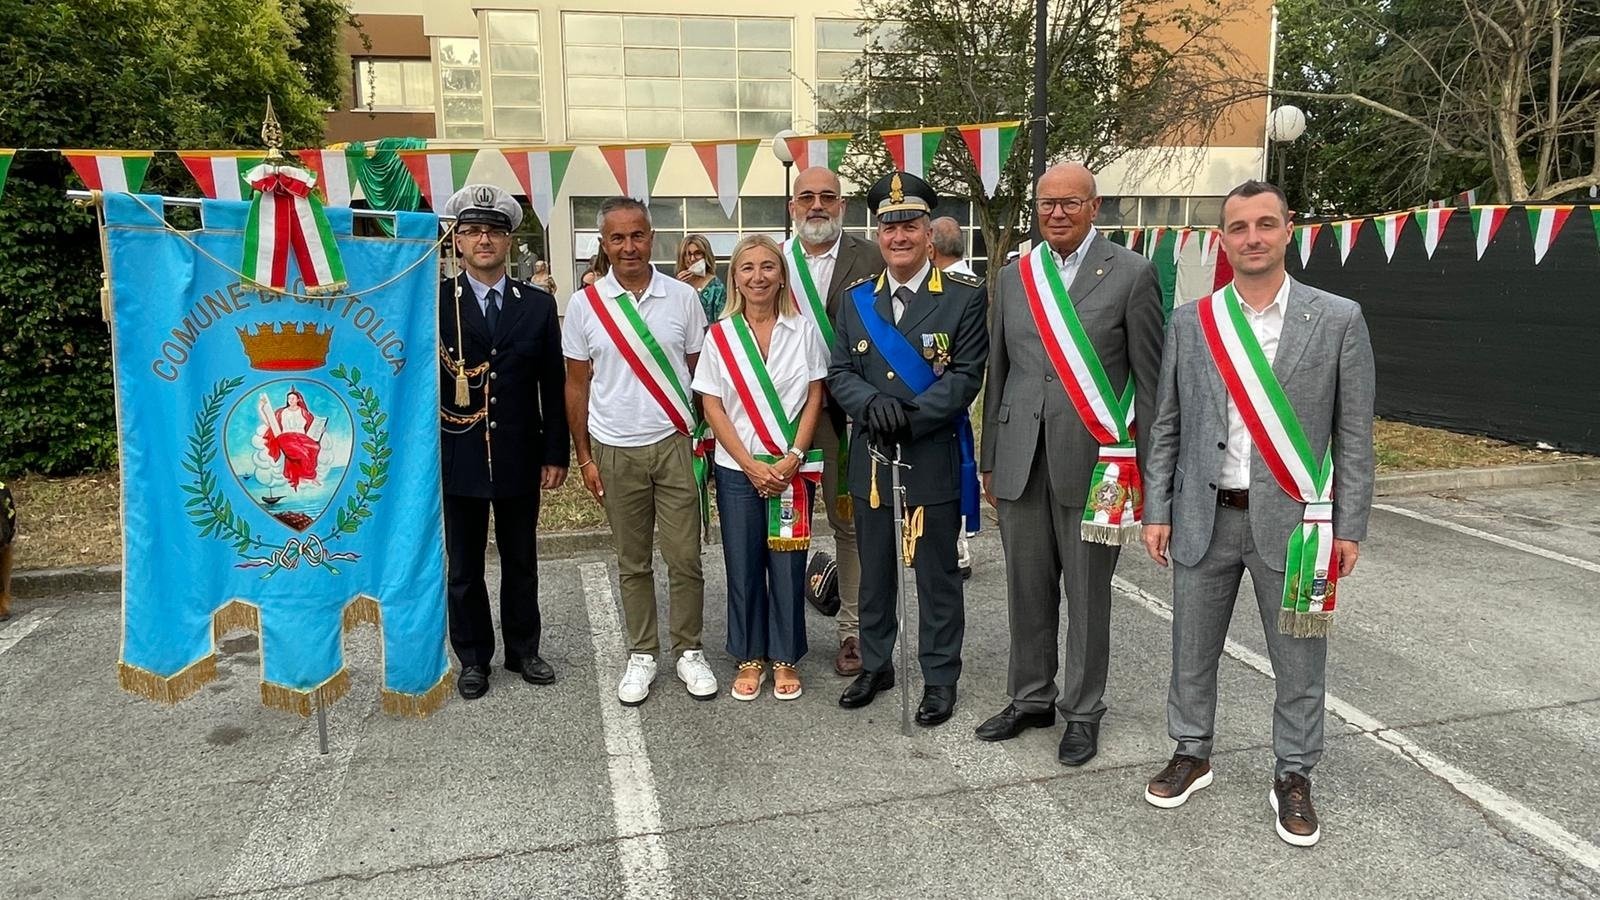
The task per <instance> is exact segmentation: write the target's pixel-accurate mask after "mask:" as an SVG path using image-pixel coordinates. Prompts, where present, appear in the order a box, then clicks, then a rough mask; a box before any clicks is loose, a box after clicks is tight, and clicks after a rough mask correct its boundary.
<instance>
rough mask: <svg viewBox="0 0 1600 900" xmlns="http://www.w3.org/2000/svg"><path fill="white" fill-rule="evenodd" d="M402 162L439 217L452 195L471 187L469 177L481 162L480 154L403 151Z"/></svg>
mask: <svg viewBox="0 0 1600 900" xmlns="http://www.w3.org/2000/svg"><path fill="white" fill-rule="evenodd" d="M398 152H399V154H400V161H401V162H403V163H405V164H406V171H408V172H410V173H411V177H412V178H413V179H415V180H416V182H417V187H418V188H420V189H421V190H422V197H423V199H425V200H427V201H428V208H429V209H432V210H433V211H434V213H435V214H437V213H439V212H440V211H441V210H443V209H444V204H445V201H447V200H449V199H450V195H451V194H454V193H455V192H456V191H459V190H461V189H462V188H464V187H466V186H467V173H468V172H470V171H472V164H473V162H475V161H476V160H477V158H478V151H476V150H400V151H398Z"/></svg>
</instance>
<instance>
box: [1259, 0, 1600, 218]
mask: <svg viewBox="0 0 1600 900" xmlns="http://www.w3.org/2000/svg"><path fill="white" fill-rule="evenodd" d="M1281 8H1282V10H1283V19H1282V25H1283V28H1282V32H1283V43H1282V45H1281V47H1280V53H1279V61H1280V66H1279V76H1278V81H1277V84H1276V85H1275V86H1274V87H1275V93H1276V94H1277V95H1278V96H1279V97H1283V98H1292V99H1295V100H1296V101H1297V102H1302V103H1303V104H1304V105H1306V106H1307V107H1308V110H1307V111H1308V114H1309V118H1310V126H1309V129H1308V133H1307V135H1306V136H1305V137H1304V138H1302V139H1301V140H1302V141H1303V142H1304V143H1305V146H1304V149H1303V150H1299V152H1298V153H1297V156H1299V157H1300V161H1301V162H1302V163H1303V166H1302V169H1301V174H1302V178H1303V179H1305V181H1309V182H1310V184H1305V181H1303V182H1302V183H1303V184H1305V186H1306V187H1307V188H1308V189H1307V190H1306V199H1307V200H1308V201H1310V202H1315V201H1316V200H1317V199H1322V200H1324V201H1325V202H1329V203H1332V204H1333V205H1335V206H1339V207H1343V208H1345V209H1352V208H1355V209H1373V208H1381V207H1382V206H1385V205H1388V206H1401V205H1410V204H1414V203H1417V202H1419V201H1420V200H1422V199H1425V198H1427V197H1429V196H1437V195H1438V194H1439V193H1441V192H1443V193H1449V192H1453V191H1456V190H1460V189H1461V188H1463V187H1477V186H1480V185H1487V186H1492V187H1493V193H1494V195H1495V196H1496V197H1498V199H1500V200H1501V201H1503V202H1517V201H1524V200H1553V199H1559V198H1562V197H1567V196H1574V195H1578V194H1580V192H1581V193H1586V192H1587V189H1589V188H1591V187H1595V186H1600V3H1596V2H1595V0H1455V2H1450V3H1439V2H1437V0H1392V2H1385V0H1282V4H1281ZM1297 149H1298V148H1297ZM1397 162H1398V163H1399V164H1398V165H1397ZM1452 183H1453V184H1454V186H1452Z"/></svg>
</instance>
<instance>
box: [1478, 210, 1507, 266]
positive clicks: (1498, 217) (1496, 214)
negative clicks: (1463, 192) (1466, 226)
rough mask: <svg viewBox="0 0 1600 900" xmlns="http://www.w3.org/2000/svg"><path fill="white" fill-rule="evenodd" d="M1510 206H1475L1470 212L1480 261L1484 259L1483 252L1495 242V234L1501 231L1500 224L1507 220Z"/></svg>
mask: <svg viewBox="0 0 1600 900" xmlns="http://www.w3.org/2000/svg"><path fill="white" fill-rule="evenodd" d="M1510 208H1511V207H1509V206H1474V207H1473V208H1472V209H1471V210H1469V214H1470V215H1471V216H1472V236H1473V238H1474V239H1475V241H1476V242H1477V245H1478V259H1483V251H1485V250H1487V249H1489V242H1490V241H1492V240H1494V233H1495V232H1496V231H1499V230H1500V224H1501V223H1502V222H1504V221H1505V220H1506V210H1508V209H1510Z"/></svg>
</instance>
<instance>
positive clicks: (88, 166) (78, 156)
mask: <svg viewBox="0 0 1600 900" xmlns="http://www.w3.org/2000/svg"><path fill="white" fill-rule="evenodd" d="M61 155H62V156H65V157H66V158H67V162H69V163H71V164H72V170H73V171H74V172H77V173H78V177H79V178H82V179H83V183H84V184H86V185H88V187H89V190H91V191H120V192H123V193H128V194H133V193H137V192H138V190H139V188H140V187H142V186H143V185H144V176H145V173H146V172H148V171H150V158H151V157H153V156H155V151H154V150H63V151H61Z"/></svg>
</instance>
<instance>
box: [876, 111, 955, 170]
mask: <svg viewBox="0 0 1600 900" xmlns="http://www.w3.org/2000/svg"><path fill="white" fill-rule="evenodd" d="M879 136H880V137H882V138H883V144H884V146H885V147H888V148H889V156H890V157H891V158H893V159H894V167H895V168H896V169H899V170H900V171H902V172H910V173H911V174H913V175H915V176H917V177H918V178H921V179H924V180H926V179H927V177H928V169H929V168H931V167H932V166H933V155H934V154H935V153H938V152H939V143H940V142H941V141H943V140H944V126H942V125H941V126H939V127H937V128H902V129H899V130H897V131H885V132H882V133H881V134H880V135H879Z"/></svg>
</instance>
